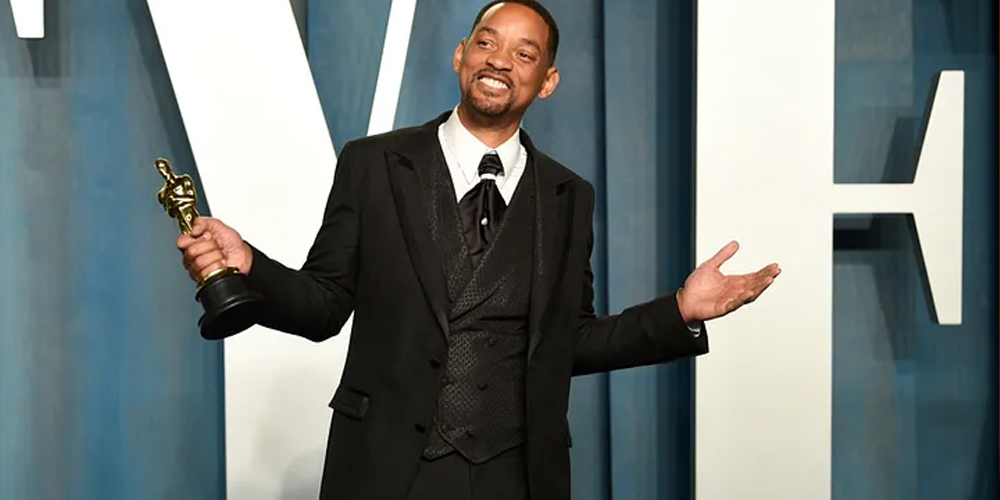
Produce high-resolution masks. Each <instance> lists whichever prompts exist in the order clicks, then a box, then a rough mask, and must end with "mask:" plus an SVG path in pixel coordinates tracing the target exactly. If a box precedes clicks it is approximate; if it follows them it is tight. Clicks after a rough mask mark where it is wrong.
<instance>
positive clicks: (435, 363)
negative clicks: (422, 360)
mask: <svg viewBox="0 0 1000 500" xmlns="http://www.w3.org/2000/svg"><path fill="white" fill-rule="evenodd" d="M430 363H431V368H433V369H435V370H437V369H438V368H441V362H440V361H438V360H437V359H431V361H430Z"/></svg>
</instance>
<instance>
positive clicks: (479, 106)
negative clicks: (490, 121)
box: [465, 94, 510, 118]
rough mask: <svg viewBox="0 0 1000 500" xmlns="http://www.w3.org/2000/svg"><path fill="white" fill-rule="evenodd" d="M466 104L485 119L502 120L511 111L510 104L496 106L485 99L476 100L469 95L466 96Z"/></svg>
mask: <svg viewBox="0 0 1000 500" xmlns="http://www.w3.org/2000/svg"><path fill="white" fill-rule="evenodd" d="M465 104H467V105H468V106H469V109H471V110H473V111H475V112H476V114H478V115H480V116H482V117H483V118H500V117H501V116H503V115H505V114H507V112H508V111H510V102H504V103H500V104H495V103H492V102H489V101H487V100H485V99H476V98H475V97H472V96H471V95H469V94H466V95H465Z"/></svg>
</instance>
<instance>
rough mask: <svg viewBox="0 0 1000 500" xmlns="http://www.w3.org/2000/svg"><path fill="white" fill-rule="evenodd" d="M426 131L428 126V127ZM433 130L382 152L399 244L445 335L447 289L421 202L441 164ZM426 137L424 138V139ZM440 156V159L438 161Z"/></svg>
mask: <svg viewBox="0 0 1000 500" xmlns="http://www.w3.org/2000/svg"><path fill="white" fill-rule="evenodd" d="M428 127H429V126H428ZM436 130H437V129H436V127H434V128H433V129H430V128H429V129H428V130H427V131H424V132H427V133H426V134H424V133H422V134H421V136H420V137H415V138H414V139H412V140H410V141H409V142H408V143H406V144H404V145H401V146H400V147H399V148H397V150H396V151H387V152H386V165H387V167H388V169H389V183H390V184H391V188H392V197H393V202H394V203H395V206H396V214H397V216H398V218H399V225H400V229H401V230H402V234H403V240H404V241H405V242H406V248H407V250H408V251H409V253H410V260H411V261H412V263H413V268H414V269H415V270H416V272H417V277H418V278H419V279H420V283H421V285H422V286H423V289H424V294H425V295H426V297H427V301H428V302H429V303H430V305H431V308H432V309H433V310H434V315H435V317H437V320H438V322H439V323H440V324H441V332H442V333H443V334H444V335H445V336H446V337H447V335H448V333H449V331H448V316H447V310H448V307H449V305H448V288H447V283H446V281H445V275H444V268H443V267H442V263H441V257H440V252H439V251H438V248H437V245H435V244H434V240H433V239H432V238H431V233H430V224H429V221H428V220H427V215H426V207H425V205H424V200H425V199H426V197H428V196H433V195H434V193H433V179H432V177H431V176H432V169H433V167H434V166H435V163H434V162H436V161H438V160H439V159H440V161H444V159H443V155H441V152H440V146H439V145H438V142H437V135H436ZM424 136H426V137H424ZM439 156H441V158H438V157H439Z"/></svg>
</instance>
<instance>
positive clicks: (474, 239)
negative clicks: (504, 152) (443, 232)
mask: <svg viewBox="0 0 1000 500" xmlns="http://www.w3.org/2000/svg"><path fill="white" fill-rule="evenodd" d="M501 174H503V163H502V162H501V161H500V156H499V155H497V154H496V153H495V152H493V153H486V154H485V155H483V159H482V161H480V162H479V178H480V181H479V184H476V186H475V187H473V188H472V190H471V191H469V192H468V193H466V194H465V196H463V197H462V200H461V201H459V203H458V212H459V214H460V215H461V217H462V228H463V229H464V230H465V244H466V246H468V247H469V257H470V258H471V259H472V265H473V267H478V266H479V260H480V259H481V258H482V256H483V254H484V253H485V252H486V247H488V246H489V244H490V242H491V241H493V238H495V237H496V234H497V231H498V230H499V229H500V220H501V219H502V218H503V213H504V210H506V209H507V203H505V202H504V201H503V196H501V195H500V189H499V188H497V183H496V181H495V180H494V179H496V178H497V177H498V176H500V175H501Z"/></svg>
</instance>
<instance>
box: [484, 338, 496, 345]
mask: <svg viewBox="0 0 1000 500" xmlns="http://www.w3.org/2000/svg"><path fill="white" fill-rule="evenodd" d="M486 343H487V344H488V345H489V346H490V347H493V346H495V345H497V338H496V337H490V338H489V339H488V340H487V341H486Z"/></svg>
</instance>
